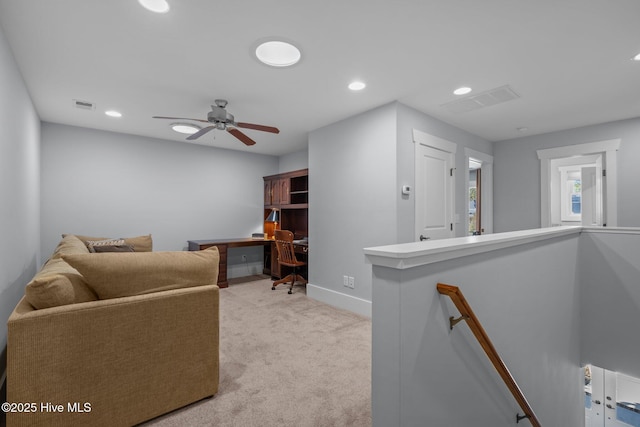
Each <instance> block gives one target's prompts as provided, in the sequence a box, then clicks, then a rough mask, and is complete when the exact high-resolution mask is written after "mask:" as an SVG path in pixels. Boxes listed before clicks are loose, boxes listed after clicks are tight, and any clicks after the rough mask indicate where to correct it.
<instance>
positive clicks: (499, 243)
mask: <svg viewBox="0 0 640 427" xmlns="http://www.w3.org/2000/svg"><path fill="white" fill-rule="evenodd" d="M582 230H583V227H581V226H563V227H549V228H538V229H532V230H521V231H511V232H507V233H496V234H485V235H481V236H468V237H457V238H453V239H443V240H427V241H423V242H411V243H403V244H397V245H388V246H376V247H371V248H365V249H364V253H365V257H366V260H367V262H368V263H369V264H373V265H378V266H382V267H389V268H394V269H399V270H404V269H408V268H413V267H418V266H420V265H426V264H432V263H435V262H441V261H446V260H450V259H454V258H460V257H464V256H469V255H474V254H478V253H481V252H489V251H494V250H498V249H504V248H508V247H512V246H518V245H524V244H527V243H533V242H537V241H541V240H547V239H553V238H557V237H562V236H567V235H571V234H579V233H580V232H581V231H582ZM589 230H595V228H590V229H589ZM613 230H614V229H611V228H608V229H606V231H609V232H611V231H613ZM635 230H636V231H637V232H639V233H640V229H635Z"/></svg>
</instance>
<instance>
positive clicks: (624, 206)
mask: <svg viewBox="0 0 640 427" xmlns="http://www.w3.org/2000/svg"><path fill="white" fill-rule="evenodd" d="M617 138H620V139H621V143H620V150H619V151H618V226H621V227H635V226H640V197H637V196H636V194H637V188H636V187H637V183H638V182H640V168H638V161H639V160H640V118H635V119H629V120H622V121H616V122H609V123H604V124H600V125H594V126H586V127H581V128H577V129H570V130H565V131H560V132H553V133H547V134H543V135H535V136H529V137H523V138H518V139H514V140H508V141H500V142H495V143H494V153H495V154H494V227H495V231H496V232H500V231H511V230H524V229H530V228H537V227H540V224H541V221H540V160H538V156H537V154H536V150H539V149H545V148H554V147H561V146H566V145H576V144H584V143H587V142H596V141H606V140H610V139H617Z"/></svg>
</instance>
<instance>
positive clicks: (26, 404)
mask: <svg viewBox="0 0 640 427" xmlns="http://www.w3.org/2000/svg"><path fill="white" fill-rule="evenodd" d="M149 239H150V236H149ZM97 240H100V239H97ZM86 241H87V240H83V236H80V237H77V236H73V235H67V236H65V237H64V238H63V239H62V241H61V242H60V244H59V245H58V248H56V251H55V252H54V253H53V255H52V256H51V258H50V260H49V261H48V262H47V263H46V264H45V265H44V267H43V268H42V270H41V271H40V272H39V273H38V274H37V275H36V277H34V280H32V282H31V283H29V285H28V286H27V289H26V291H25V297H23V298H22V300H21V301H20V302H19V303H18V305H17V306H16V308H15V310H14V312H13V313H12V314H11V316H10V318H9V320H8V322H7V328H8V337H7V401H8V402H10V403H15V404H16V405H15V407H14V408H13V409H14V410H15V411H16V412H8V413H7V425H8V426H9V427H12V426H73V425H78V426H88V425H90V426H130V425H134V424H137V423H140V422H143V421H145V420H149V419H151V418H154V417H156V416H159V415H161V414H164V413H167V412H169V411H172V410H174V409H177V408H180V407H182V406H185V405H187V404H190V403H192V402H195V401H198V400H200V399H203V398H205V397H209V396H212V395H214V394H215V393H216V392H217V390H218V369H219V368H218V357H219V356H218V354H219V348H218V343H219V336H218V334H219V324H218V319H219V318H218V287H217V286H216V285H215V283H217V276H218V261H219V255H218V252H217V249H214V248H212V249H213V250H207V251H200V252H134V253H97V254H92V253H89V250H88V248H87V246H86V244H85V242H86ZM141 248H144V249H143V250H147V249H148V250H150V249H151V248H150V245H148V248H147V247H146V246H145V245H144V244H143V245H139V247H138V249H141ZM134 249H135V245H134ZM71 265H73V266H74V267H71ZM35 306H39V307H38V308H36V307H35ZM20 405H21V406H20Z"/></svg>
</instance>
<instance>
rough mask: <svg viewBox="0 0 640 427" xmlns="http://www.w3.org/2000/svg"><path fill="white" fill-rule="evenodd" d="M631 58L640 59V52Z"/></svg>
mask: <svg viewBox="0 0 640 427" xmlns="http://www.w3.org/2000/svg"><path fill="white" fill-rule="evenodd" d="M631 59H633V60H634V61H640V53H639V54H637V55H636V56H634V57H633V58H631Z"/></svg>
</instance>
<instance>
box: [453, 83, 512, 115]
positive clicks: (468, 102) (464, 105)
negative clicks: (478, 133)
mask: <svg viewBox="0 0 640 427" xmlns="http://www.w3.org/2000/svg"><path fill="white" fill-rule="evenodd" d="M518 98H520V95H518V94H517V93H516V92H515V91H514V90H513V89H511V88H510V87H509V85H505V86H501V87H499V88H496V89H491V90H487V91H485V92H482V93H478V94H475V95H470V96H467V97H465V98H462V99H457V100H455V101H451V102H447V103H446V104H442V105H441V107H443V108H445V109H447V110H448V111H450V112H452V113H466V112H467V111H473V110H479V109H480V108H484V107H491V106H492V105H496V104H502V103H503V102H507V101H512V100H514V99H518Z"/></svg>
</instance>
